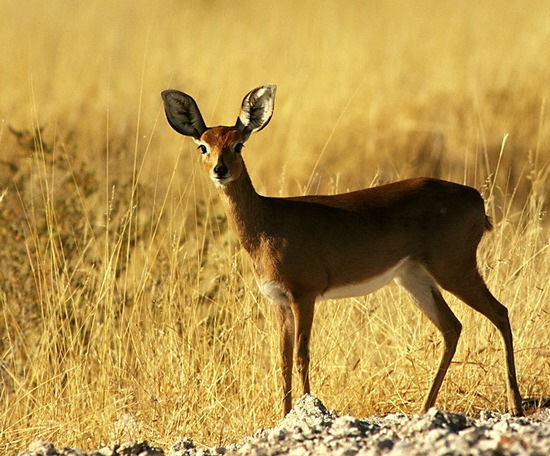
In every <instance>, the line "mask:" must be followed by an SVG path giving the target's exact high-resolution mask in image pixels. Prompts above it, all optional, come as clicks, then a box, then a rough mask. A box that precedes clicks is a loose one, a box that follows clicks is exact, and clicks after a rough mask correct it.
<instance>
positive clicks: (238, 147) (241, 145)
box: [235, 143, 244, 154]
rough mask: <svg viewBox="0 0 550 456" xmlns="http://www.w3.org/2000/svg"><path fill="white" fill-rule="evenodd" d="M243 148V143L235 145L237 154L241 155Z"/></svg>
mask: <svg viewBox="0 0 550 456" xmlns="http://www.w3.org/2000/svg"><path fill="white" fill-rule="evenodd" d="M243 147H244V144H243V143H237V144H235V153H237V154H240V153H241V152H242V150H243Z"/></svg>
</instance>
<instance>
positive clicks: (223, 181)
mask: <svg viewBox="0 0 550 456" xmlns="http://www.w3.org/2000/svg"><path fill="white" fill-rule="evenodd" d="M211 179H212V181H213V182H214V185H215V186H216V187H220V188H221V187H225V186H226V185H227V184H229V182H231V177H224V178H223V179H219V178H217V177H212V178H211Z"/></svg>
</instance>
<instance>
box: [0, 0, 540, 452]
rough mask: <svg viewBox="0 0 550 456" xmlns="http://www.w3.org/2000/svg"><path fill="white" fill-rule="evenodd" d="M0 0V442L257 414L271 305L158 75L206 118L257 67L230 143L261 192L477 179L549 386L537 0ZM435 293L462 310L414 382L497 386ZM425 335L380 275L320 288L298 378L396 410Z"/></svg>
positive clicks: (352, 405) (272, 386) (243, 428)
mask: <svg viewBox="0 0 550 456" xmlns="http://www.w3.org/2000/svg"><path fill="white" fill-rule="evenodd" d="M0 17H1V18H2V26H1V27H0V45H1V51H0V68H1V71H0V88H1V89H0V277H1V278H0V306H1V307H0V309H1V310H0V402H1V406H0V453H7V454H11V453H14V452H17V451H18V450H21V449H23V448H25V447H26V446H27V445H28V443H29V442H30V441H32V440H35V439H38V438H43V439H49V440H52V441H54V442H56V444H58V445H70V446H77V447H79V448H81V449H83V450H86V449H94V448H98V447H100V446H102V445H103V444H107V443H110V442H117V441H118V442H121V441H125V440H130V439H135V440H137V439H148V440H149V441H150V442H152V443H154V444H158V445H162V446H165V447H167V446H169V445H170V444H172V443H173V442H175V441H176V440H177V439H178V438H179V437H182V436H190V437H192V438H194V440H195V442H196V443H198V444H209V445H214V444H218V443H227V442H229V441H232V440H236V439H238V438H240V437H242V436H244V435H246V434H248V433H250V432H252V431H253V430H255V429H256V428H258V427H261V426H269V425H272V424H273V423H274V422H275V421H276V420H277V419H278V418H279V413H280V410H281V404H280V399H281V398H280V393H281V388H280V382H279V372H278V358H277V356H278V355H277V342H276V341H277V334H276V328H275V322H274V313H273V312H272V309H271V308H270V304H269V303H267V302H266V301H265V300H264V299H262V297H261V296H260V293H259V291H258V290H257V288H256V285H255V282H254V279H253V276H252V273H251V268H250V264H249V261H248V258H247V257H246V256H245V255H244V254H243V252H242V251H241V250H240V248H239V246H238V244H237V242H236V239H235V237H234V236H233V235H232V234H231V233H230V232H229V231H228V228H227V223H226V219H225V217H224V214H223V212H222V210H221V206H220V204H219V202H218V200H217V194H216V191H215V189H214V188H213V186H212V185H211V183H210V182H209V181H208V179H207V178H205V176H202V175H201V169H200V168H199V166H198V152H197V151H196V150H195V148H196V146H195V145H194V144H193V142H192V141H191V140H190V139H188V138H182V137H181V136H178V135H177V134H176V133H175V132H174V131H173V130H172V129H171V128H170V127H169V126H168V124H167V122H166V120H165V118H164V113H163V110H162V106H161V99H160V96H159V93H160V91H161V90H163V89H166V88H177V89H180V90H183V91H185V92H187V93H189V94H190V95H192V96H193V97H194V98H195V99H196V100H197V102H198V104H199V106H200V108H201V110H202V112H203V115H204V117H205V119H206V121H207V123H209V124H210V125H217V124H224V123H225V124H228V123H233V122H234V121H235V119H236V116H237V114H238V110H239V107H240V102H241V100H242V97H243V96H244V95H245V94H246V93H247V92H248V91H249V90H250V89H252V88H254V87H256V86H258V85H262V84H265V83H276V84H277V85H278V95H277V96H278V98H277V100H276V104H275V116H274V118H273V120H272V122H271V123H270V125H269V126H268V127H267V128H266V129H265V130H264V131H262V132H261V133H258V134H257V135H255V136H254V137H253V139H251V140H250V142H249V143H248V144H247V148H246V150H245V152H244V154H245V155H244V156H245V159H246V160H247V164H248V168H249V170H250V172H251V175H252V179H253V181H254V182H255V185H256V187H257V190H258V191H259V192H260V193H264V194H269V195H297V194H303V193H306V192H308V193H321V192H322V193H333V192H338V191H346V190H353V189H358V188H361V187H366V186H371V185H374V184H376V183H385V182H390V181H393V180H398V179H402V178H406V177H413V176H419V175H428V176H435V177H441V178H444V179H450V180H455V181H458V182H462V183H466V184H468V185H472V186H474V187H476V188H478V189H479V190H480V191H481V192H482V194H483V196H484V197H485V198H486V202H487V211H488V213H489V214H490V215H491V217H492V219H493V222H494V224H495V230H494V231H493V232H492V233H490V234H489V235H487V236H486V237H485V239H484V240H483V242H482V244H481V248H480V258H479V262H480V269H481V270H482V272H483V275H484V276H485V277H486V279H487V282H488V284H489V287H490V288H491V290H492V291H493V293H494V294H495V295H496V296H497V298H498V299H499V300H500V301H501V302H502V303H503V304H505V305H506V306H507V307H508V308H509V310H510V317H511V321H512V327H513V330H514V335H515V347H516V356H517V368H518V375H519V382H520V388H521V391H522V394H523V395H524V396H526V397H540V396H548V395H550V338H549V336H548V335H549V334H550V302H549V301H550V296H549V291H548V290H549V286H548V280H549V277H550V250H549V238H550V223H549V216H548V212H547V211H548V196H549V192H550V181H549V173H550V121H549V115H550V114H549V112H548V111H549V106H548V101H549V95H550V59H549V58H548V49H550V26H549V24H550V1H547V0H526V1H519V0H518V1H510V2H499V1H496V0H495V1H488V0H483V1H479V2H477V1H476V2H474V1H466V0H458V1H455V2H440V1H436V0H433V1H428V0H426V1H415V2H405V1H404V0H403V1H402V0H396V1H390V0H385V1H383V0H372V1H349V2H344V3H342V2H329V1H320V2H305V3H303V2H300V3H297V2H292V1H290V0H282V1H278V2H265V1H256V2H247V1H243V0H238V1H234V2H222V1H206V0H203V1H199V0H197V1H193V0H191V1H184V0H180V1H176V0H167V1H162V2H150V1H145V0H135V1H133V2H113V1H107V0H95V1H90V2H73V1H69V0H58V1H55V2H43V1H37V0H23V1H19V0H18V1H16V0H3V1H1V2H0ZM446 297H448V298H449V303H450V304H451V306H452V307H453V309H454V310H455V311H456V314H457V315H458V317H459V319H460V320H461V321H462V322H463V325H464V329H463V333H462V338H461V341H460V342H459V347H458V351H457V354H456V356H455V359H454V362H453V364H452V365H451V368H450V370H449V372H448V374H447V377H446V380H445V382H444V384H443V388H442V390H441V393H440V396H439V399H438V403H437V405H438V406H439V407H441V408H445V409H450V410H453V411H460V412H466V413H469V414H473V415H475V414H476V413H477V412H478V411H479V410H482V409H492V410H499V411H504V410H505V406H506V399H505V388H504V385H505V383H504V367H503V358H502V356H503V350H502V345H501V340H500V337H499V335H498V334H497V333H496V331H495V330H494V328H493V327H492V326H491V325H490V323H489V322H488V320H487V319H485V318H484V317H482V316H481V315H479V314H476V313H475V312H474V311H472V310H471V309H469V308H466V306H464V305H463V304H462V303H460V302H459V301H457V300H456V299H454V298H453V297H451V296H448V295H446ZM440 348H441V340H440V336H439V334H438V332H437V331H436V329H435V328H434V327H433V326H432V325H431V324H430V323H429V322H428V321H427V320H426V318H425V317H424V316H423V315H422V314H421V312H420V311H418V310H417V309H416V308H415V306H414V304H413V303H412V301H411V300H410V299H409V298H408V297H407V296H405V295H404V293H403V292H402V291H401V290H400V289H398V288H397V287H396V286H393V285H391V286H389V287H386V288H384V289H382V290H380V291H379V292H377V293H374V294H372V295H370V296H368V297H365V298H361V299H347V300H341V301H327V302H324V303H321V304H320V305H319V306H318V310H317V314H316V320H315V323H314V333H313V341H312V392H313V393H314V394H315V395H317V396H318V397H319V398H321V399H322V400H323V401H324V402H325V404H326V405H327V406H328V407H329V408H331V409H336V410H338V411H339V412H341V413H352V414H355V415H360V416H367V415H370V414H382V413H390V412H396V411H402V412H406V413H414V412H416V411H418V410H419V408H420V406H421V404H422V400H423V397H424V394H425V393H426V392H427V388H428V386H429V384H430V382H431V380H432V376H433V374H434V370H435V368H436V364H437V361H438V356H439V350H440Z"/></svg>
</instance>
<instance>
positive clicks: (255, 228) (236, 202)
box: [220, 168, 267, 255]
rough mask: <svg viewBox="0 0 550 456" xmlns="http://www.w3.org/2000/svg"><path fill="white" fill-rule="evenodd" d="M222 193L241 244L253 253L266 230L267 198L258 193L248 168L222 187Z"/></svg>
mask: <svg viewBox="0 0 550 456" xmlns="http://www.w3.org/2000/svg"><path fill="white" fill-rule="evenodd" d="M220 193H221V196H222V201H223V204H224V207H225V212H226V214H227V217H228V219H229V220H230V223H231V224H232V226H233V229H234V231H235V232H236V234H237V237H238V238H239V241H240V243H241V245H242V246H243V247H244V249H245V250H246V251H247V252H248V253H249V254H251V255H252V254H253V252H254V251H256V250H257V249H258V248H259V247H260V243H261V240H262V233H264V232H265V225H266V220H265V214H266V210H267V207H266V204H265V203H266V200H267V198H265V197H263V196H260V195H258V193H256V190H255V189H254V185H253V184H252V180H251V179H250V176H249V174H248V172H247V170H246V168H243V171H242V174H241V176H240V177H239V178H238V179H236V180H234V181H232V182H229V183H228V184H227V185H225V186H224V187H222V188H220Z"/></svg>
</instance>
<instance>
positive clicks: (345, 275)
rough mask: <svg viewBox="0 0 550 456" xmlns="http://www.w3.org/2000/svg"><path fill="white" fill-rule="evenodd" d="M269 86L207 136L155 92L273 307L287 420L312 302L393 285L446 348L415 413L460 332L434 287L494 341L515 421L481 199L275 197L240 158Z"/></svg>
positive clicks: (423, 190)
mask: <svg viewBox="0 0 550 456" xmlns="http://www.w3.org/2000/svg"><path fill="white" fill-rule="evenodd" d="M275 92H276V87H275V86H274V85H267V86H262V87H258V88H256V89H254V90H252V91H251V92H249V93H248V94H247V95H246V96H245V97H244V99H243V102H242V108H241V113H240V115H239V117H238V119H237V122H236V124H235V125H234V126H231V127H227V126H219V127H212V128H208V127H207V126H206V124H205V122H204V120H203V118H202V115H201V113H200V111H199V109H198V107H197V104H196V103H195V101H194V100H193V98H191V97H190V96H189V95H186V94H184V93H182V92H179V91H176V90H166V91H164V92H162V98H163V100H164V105H165V111H166V116H167V119H168V122H169V123H170V125H171V126H172V127H173V128H174V129H175V130H176V131H177V132H179V133H181V134H183V135H186V136H191V137H192V138H193V139H194V140H195V141H196V142H197V144H198V145H199V149H200V150H201V157H202V162H203V165H204V167H205V170H206V172H207V174H208V175H209V177H210V178H211V179H212V181H213V182H214V184H215V185H216V187H217V188H218V190H219V194H220V197H221V199H222V201H223V203H224V206H225V210H226V213H227V216H228V218H229V220H230V222H231V225H232V227H233V229H234V231H235V232H236V234H237V236H238V238H239V240H240V242H241V244H242V246H243V247H244V249H246V251H247V252H248V254H249V255H250V257H251V259H252V262H253V265H254V273H255V277H256V280H257V282H258V286H259V287H260V290H261V291H262V293H263V294H264V295H265V296H267V298H269V300H270V301H272V302H273V303H274V304H276V309H277V315H278V319H279V328H280V352H281V369H282V375H283V389H284V413H285V414H286V413H288V412H289V411H290V408H291V403H292V402H291V381H292V366H293V353H294V350H295V351H296V364H297V368H298V372H299V374H300V378H301V382H302V387H303V392H304V393H309V391H310V386H309V339H310V335H311V327H312V322H313V314H314V309H315V303H316V302H317V301H319V300H322V299H331V298H344V297H351V296H361V295H365V294H368V293H371V292H373V291H375V290H377V289H378V288H380V287H382V286H384V285H386V284H387V283H389V282H390V281H392V280H395V281H396V282H397V283H398V284H399V285H401V286H402V287H403V288H404V289H405V290H406V291H407V292H408V294H409V295H410V296H411V297H412V298H413V299H414V301H415V302H416V303H417V305H418V306H419V307H420V309H421V310H422V311H423V312H424V313H425V314H426V316H427V317H428V318H429V319H430V320H431V321H432V322H433V324H434V325H435V326H436V327H437V328H438V329H439V331H440V332H441V334H442V336H443V340H444V350H443V354H442V357H441V361H440V364H439V368H438V370H437V373H436V375H435V378H434V381H433V384H432V386H431V388H430V390H429V392H428V395H427V397H426V400H425V402H424V407H423V409H424V410H428V409H429V408H430V407H432V406H433V405H434V403H435V400H436V397H437V394H438V392H439V389H440V387H441V384H442V382H443V378H444V376H445V374H446V372H447V369H448V367H449V365H450V363H451V360H452V358H453V355H454V353H455V350H456V345H457V342H458V339H459V336H460V332H461V328H462V325H461V324H460V322H459V321H458V319H457V318H456V317H455V315H454V314H453V312H452V311H451V309H450V308H449V306H448V305H447V303H446V302H445V300H444V299H443V296H442V295H441V292H440V290H439V287H442V288H444V289H445V290H447V291H449V292H451V293H453V294H454V295H456V296H457V297H458V298H460V299H461V300H462V301H464V302H465V303H466V304H468V305H469V306H471V307H472V308H474V309H475V310H477V311H479V312H481V313H482V314H483V315H485V316H486V317H487V318H489V320H490V321H491V322H492V323H493V324H494V325H495V326H496V327H497V329H498V330H499V331H500V333H501V334H502V337H503V341H504V348H505V360H506V373H507V393H508V406H509V409H510V411H511V412H512V413H513V414H516V415H521V414H522V413H523V411H522V404H521V395H520V393H519V389H518V385H517V380H516V372H515V366H514V352H513V343H512V332H511V328H510V322H509V319H508V312H507V309H506V307H504V306H503V305H502V304H500V303H499V302H498V301H497V299H496V298H495V297H494V296H493V295H492V294H491V292H490V291H489V290H488V288H487V286H486V285H485V282H484V280H483V278H482V277H481V275H480V274H479V272H478V269H477V262H476V252H477V247H478V244H479V242H480V240H481V237H482V235H483V233H484V232H485V231H487V230H490V229H491V224H490V221H489V219H488V217H487V216H486V214H485V209H484V204H483V200H482V198H481V196H480V194H479V192H478V191H477V190H475V189H473V188H471V187H467V186H464V185H459V184H456V183H452V182H446V181H442V180H438V179H431V178H416V179H408V180H403V181H399V182H395V183H392V184H387V185H381V186H378V187H374V188H368V189H364V190H359V191H355V192H350V193H343V194H338V195H326V196H325V195H308V196H299V197H292V198H272V197H266V196H262V195H259V194H258V193H257V192H256V191H255V189H254V186H253V185H252V182H251V180H250V177H249V174H248V172H247V170H246V166H245V163H244V161H243V158H242V155H241V151H242V147H243V144H244V143H245V141H247V140H248V138H249V137H250V135H251V134H252V133H254V132H256V131H259V130H261V129H262V128H264V127H265V126H266V125H267V124H268V122H269V121H270V119H271V116H272V114H273V107H274V99H275Z"/></svg>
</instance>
